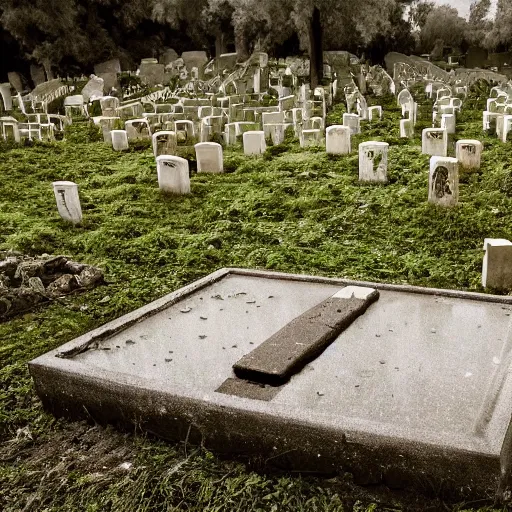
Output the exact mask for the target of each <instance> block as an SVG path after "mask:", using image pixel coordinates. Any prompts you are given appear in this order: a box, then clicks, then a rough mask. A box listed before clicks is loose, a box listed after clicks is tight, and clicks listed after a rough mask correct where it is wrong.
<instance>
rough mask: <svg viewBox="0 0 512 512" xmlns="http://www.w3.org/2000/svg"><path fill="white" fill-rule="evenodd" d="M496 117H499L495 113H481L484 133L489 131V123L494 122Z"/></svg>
mask: <svg viewBox="0 0 512 512" xmlns="http://www.w3.org/2000/svg"><path fill="white" fill-rule="evenodd" d="M498 116H499V114H497V113H496V112H489V111H487V110H485V111H484V112H483V113H482V129H483V130H484V131H487V130H490V129H491V122H492V121H494V122H496V119H497V117H498Z"/></svg>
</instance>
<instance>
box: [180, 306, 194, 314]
mask: <svg viewBox="0 0 512 512" xmlns="http://www.w3.org/2000/svg"><path fill="white" fill-rule="evenodd" d="M180 311H181V312H182V313H190V312H191V311H192V308H191V307H190V306H189V307H188V308H184V309H180Z"/></svg>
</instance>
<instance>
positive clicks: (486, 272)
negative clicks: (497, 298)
mask: <svg viewBox="0 0 512 512" xmlns="http://www.w3.org/2000/svg"><path fill="white" fill-rule="evenodd" d="M484 251H485V255H484V261H483V265H482V286H483V287H484V288H494V289H496V290H506V289H510V288H512V242H510V241H509V240H505V239H503V238H486V239H485V240H484Z"/></svg>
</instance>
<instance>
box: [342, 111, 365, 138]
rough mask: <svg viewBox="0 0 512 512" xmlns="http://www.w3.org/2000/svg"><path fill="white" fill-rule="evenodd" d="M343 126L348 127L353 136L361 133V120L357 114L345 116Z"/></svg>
mask: <svg viewBox="0 0 512 512" xmlns="http://www.w3.org/2000/svg"><path fill="white" fill-rule="evenodd" d="M343 126H348V127H349V128H350V131H351V132H352V135H356V134H358V133H361V119H360V117H359V116H358V115H357V114H343Z"/></svg>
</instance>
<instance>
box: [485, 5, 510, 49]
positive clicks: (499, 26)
mask: <svg viewBox="0 0 512 512" xmlns="http://www.w3.org/2000/svg"><path fill="white" fill-rule="evenodd" d="M485 44H486V46H487V47H488V48H491V49H494V50H497V51H505V50H506V49H508V48H510V47H511V45H512V1H511V0H498V5H497V8H496V16H495V18H494V24H493V26H492V30H491V31H490V33H489V34H488V36H487V38H486V39H485Z"/></svg>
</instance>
